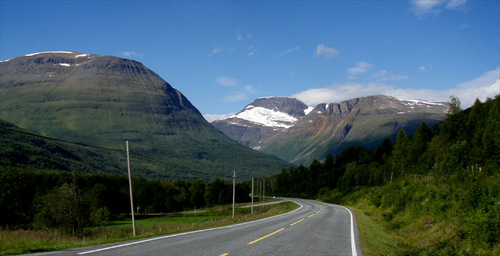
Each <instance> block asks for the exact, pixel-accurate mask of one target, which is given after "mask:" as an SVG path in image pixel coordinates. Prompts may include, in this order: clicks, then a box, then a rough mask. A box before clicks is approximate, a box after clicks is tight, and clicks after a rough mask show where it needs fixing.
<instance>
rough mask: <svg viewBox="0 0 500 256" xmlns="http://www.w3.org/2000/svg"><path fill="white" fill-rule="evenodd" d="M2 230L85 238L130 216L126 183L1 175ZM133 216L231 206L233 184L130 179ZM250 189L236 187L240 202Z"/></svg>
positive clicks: (7, 171)
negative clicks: (55, 232) (52, 231)
mask: <svg viewBox="0 0 500 256" xmlns="http://www.w3.org/2000/svg"><path fill="white" fill-rule="evenodd" d="M0 182H1V184H2V189H1V194H0V195H1V197H0V208H1V209H3V210H2V211H0V225H1V226H2V227H10V228H14V229H15V228H25V229H26V228H27V229H29V228H34V229H43V228H49V229H58V230H61V231H62V232H66V233H68V234H74V235H83V234H84V231H85V229H86V228H90V227H95V226H98V225H100V224H101V223H102V222H104V221H106V220H109V219H115V218H116V217H118V216H120V215H128V214H130V199H129V187H128V179H127V177H125V176H119V175H103V174H82V173H75V172H43V171H26V170H19V169H17V168H4V169H2V170H1V171H0ZM132 191H133V200H134V208H135V209H134V211H135V212H137V213H141V214H148V213H167V212H175V211H182V210H185V209H195V208H200V207H204V206H212V205H223V204H228V203H231V202H232V184H231V183H229V182H227V181H223V180H222V179H215V180H214V181H212V182H208V181H204V180H194V181H182V180H174V181H165V180H147V179H145V178H141V177H133V178H132ZM250 193H251V190H250V183H249V182H242V183H237V184H236V199H235V200H236V202H249V201H250V200H251V198H250V197H249V194H250Z"/></svg>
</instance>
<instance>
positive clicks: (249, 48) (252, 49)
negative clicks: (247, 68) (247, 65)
mask: <svg viewBox="0 0 500 256" xmlns="http://www.w3.org/2000/svg"><path fill="white" fill-rule="evenodd" d="M248 50H249V51H250V52H249V53H248V56H250V57H255V52H257V48H255V47H253V45H251V46H249V47H248Z"/></svg>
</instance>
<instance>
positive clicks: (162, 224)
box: [0, 202, 298, 255]
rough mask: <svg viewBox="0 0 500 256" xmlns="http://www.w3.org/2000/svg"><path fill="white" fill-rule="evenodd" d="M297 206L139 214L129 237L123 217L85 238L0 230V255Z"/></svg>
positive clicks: (215, 223)
mask: <svg viewBox="0 0 500 256" xmlns="http://www.w3.org/2000/svg"><path fill="white" fill-rule="evenodd" d="M297 207H298V205H297V204H295V203H292V202H282V203H279V204H272V205H265V206H258V207H254V214H251V213H250V211H251V209H250V208H237V209H236V211H235V218H234V219H233V218H232V217H231V215H232V208H231V205H225V206H216V207H212V208H205V209H200V210H199V211H197V213H194V212H191V211H190V212H179V213H169V214H164V215H154V216H151V215H138V216H137V219H136V237H135V238H134V237H133V236H132V221H131V220H130V219H128V218H126V217H125V216H122V217H120V218H119V219H117V220H113V221H108V222H106V223H105V224H104V225H103V226H100V227H95V228H92V229H88V230H87V232H86V235H85V236H84V237H76V236H72V235H68V234H64V233H61V232H59V231H58V230H22V229H19V230H9V229H8V228H6V229H3V230H0V255H11V254H23V253H34V252H42V251H53V250H62V249H67V248H74V247H83V246H90V245H97V244H104V243H113V242H119V241H126V240H132V239H139V238H147V237H153V236H159V235H168V234H174V233H182V232H188V231H192V230H199V229H206V228H214V227H221V226H227V225H231V224H236V223H242V222H247V221H252V220H256V219H262V218H266V217H269V216H273V215H277V214H281V213H285V212H288V211H291V210H293V209H296V208H297Z"/></svg>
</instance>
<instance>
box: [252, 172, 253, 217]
mask: <svg viewBox="0 0 500 256" xmlns="http://www.w3.org/2000/svg"><path fill="white" fill-rule="evenodd" d="M252 214H253V177H252Z"/></svg>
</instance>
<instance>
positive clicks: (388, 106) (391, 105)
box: [212, 95, 447, 164]
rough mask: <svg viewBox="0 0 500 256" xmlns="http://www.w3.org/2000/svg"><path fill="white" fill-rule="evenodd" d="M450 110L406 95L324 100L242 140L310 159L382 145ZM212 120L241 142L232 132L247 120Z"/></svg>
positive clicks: (288, 156) (279, 153) (284, 155)
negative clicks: (285, 124)
mask: <svg viewBox="0 0 500 256" xmlns="http://www.w3.org/2000/svg"><path fill="white" fill-rule="evenodd" d="M250 105H252V104H250ZM446 111H447V103H443V102H431V101H425V100H400V99H397V98H394V97H390V96H384V95H374V96H366V97H360V98H354V99H351V100H346V101H343V102H340V103H322V104H318V105H316V107H314V109H313V110H310V111H309V110H308V113H307V115H304V116H302V117H300V118H298V119H297V120H296V121H295V122H294V123H293V124H292V125H291V126H289V127H287V128H285V129H280V130H276V132H275V133H274V134H272V135H271V136H269V137H267V138H264V140H263V141H262V140H261V141H259V142H258V143H257V142H255V141H253V142H246V143H242V144H244V145H252V143H253V145H255V144H257V145H258V146H256V147H254V148H256V149H259V150H261V151H263V152H266V153H270V154H274V155H277V156H279V157H280V158H282V159H284V160H286V161H289V162H292V163H294V164H309V163H310V162H311V161H312V160H314V159H317V160H322V159H323V158H324V157H326V155H327V154H334V155H335V154H338V153H340V151H341V150H342V149H343V148H345V147H347V146H350V145H358V144H359V145H363V146H366V147H368V148H372V147H376V146H377V145H378V144H379V143H380V142H381V141H382V140H383V139H384V138H387V137H388V138H391V139H395V136H396V134H397V132H398V131H399V130H400V129H405V130H406V131H407V133H408V134H412V133H413V132H414V131H415V130H416V127H418V125H420V123H421V122H426V123H427V124H428V125H430V126H432V125H434V124H437V123H438V122H440V121H441V120H443V119H444V118H445V115H446ZM221 123H225V124H226V125H225V126H224V125H221ZM212 124H213V125H214V126H216V127H217V128H219V129H221V131H223V132H224V133H226V134H227V135H228V136H229V137H231V138H233V139H235V140H237V141H239V142H240V143H241V141H240V140H239V138H238V137H236V136H234V134H231V131H232V130H235V129H236V128H235V127H236V126H238V125H241V123H235V122H233V123H230V124H228V120H222V121H218V122H212ZM231 129H232V130H231ZM261 129H262V128H261ZM244 136H245V135H244V134H243V135H241V137H244Z"/></svg>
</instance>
